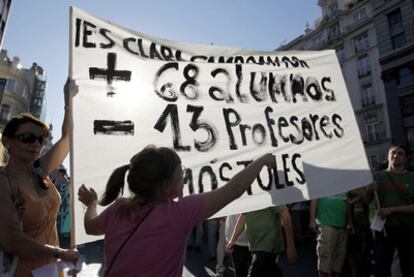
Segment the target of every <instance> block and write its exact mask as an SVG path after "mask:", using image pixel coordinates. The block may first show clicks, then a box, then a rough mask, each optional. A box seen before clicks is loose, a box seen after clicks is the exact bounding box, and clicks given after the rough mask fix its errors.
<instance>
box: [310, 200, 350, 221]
mask: <svg viewBox="0 0 414 277" xmlns="http://www.w3.org/2000/svg"><path fill="white" fill-rule="evenodd" d="M345 199H346V195H345V193H340V194H337V195H333V196H328V197H322V198H319V199H318V208H317V214H316V223H317V224H318V225H328V226H332V227H336V228H341V229H345V228H346V226H347V225H348V207H347V204H346V202H345Z"/></svg>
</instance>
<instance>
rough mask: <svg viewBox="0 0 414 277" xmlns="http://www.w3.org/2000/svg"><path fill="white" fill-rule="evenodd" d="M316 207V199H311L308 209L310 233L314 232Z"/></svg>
mask: <svg viewBox="0 0 414 277" xmlns="http://www.w3.org/2000/svg"><path fill="white" fill-rule="evenodd" d="M317 207H318V199H312V200H311V202H310V208H309V228H310V229H311V230H312V231H315V230H316V212H317Z"/></svg>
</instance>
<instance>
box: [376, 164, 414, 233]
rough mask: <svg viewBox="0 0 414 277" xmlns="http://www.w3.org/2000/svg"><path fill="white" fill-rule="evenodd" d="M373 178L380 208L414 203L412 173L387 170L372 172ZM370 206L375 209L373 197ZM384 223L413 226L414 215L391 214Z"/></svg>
mask: <svg viewBox="0 0 414 277" xmlns="http://www.w3.org/2000/svg"><path fill="white" fill-rule="evenodd" d="M374 180H375V181H376V182H377V184H378V189H377V193H378V199H379V202H380V205H381V208H386V207H395V206H405V205H412V204H414V173H413V172H405V173H393V172H390V171H388V170H384V171H378V172H375V173H374ZM372 201H373V203H372V204H371V207H374V208H375V209H376V202H375V198H374V199H373V200H372ZM385 224H386V225H393V226H407V225H408V226H413V225H414V215H412V214H391V215H388V216H387V219H386V221H385Z"/></svg>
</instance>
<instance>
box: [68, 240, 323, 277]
mask: <svg viewBox="0 0 414 277" xmlns="http://www.w3.org/2000/svg"><path fill="white" fill-rule="evenodd" d="M61 241H62V246H65V245H67V244H68V241H67V240H65V239H62V240H61ZM79 250H80V252H81V254H82V258H83V259H84V264H83V267H82V272H80V273H78V276H81V277H94V276H101V273H102V261H103V256H102V253H103V243H102V241H97V242H93V243H88V244H85V245H83V246H80V247H79ZM203 250H204V251H203ZM297 252H298V255H299V260H298V261H297V262H296V263H295V264H294V265H287V262H286V257H285V256H281V257H280V260H279V264H280V266H281V268H282V271H283V273H284V276H285V277H317V276H318V273H317V271H316V257H315V246H314V240H307V241H305V242H304V243H301V244H298V245H297ZM215 265H216V261H215V260H210V259H209V258H208V256H207V242H206V240H205V241H204V243H203V247H202V250H201V251H195V250H188V251H187V259H186V263H185V266H184V272H183V276H184V277H192V276H196V277H204V276H214V268H215ZM225 265H226V272H225V275H224V276H225V277H231V276H234V275H233V273H234V269H233V267H232V265H231V258H230V257H227V258H226V260H225Z"/></svg>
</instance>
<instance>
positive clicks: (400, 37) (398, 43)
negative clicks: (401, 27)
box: [391, 32, 407, 49]
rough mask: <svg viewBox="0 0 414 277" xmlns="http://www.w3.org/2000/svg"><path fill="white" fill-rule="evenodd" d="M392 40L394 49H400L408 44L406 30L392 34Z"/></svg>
mask: <svg viewBox="0 0 414 277" xmlns="http://www.w3.org/2000/svg"><path fill="white" fill-rule="evenodd" d="M391 40H392V49H398V48H401V47H403V46H404V45H406V44H407V40H406V39H405V33H404V32H402V33H399V34H397V35H394V36H392V37H391Z"/></svg>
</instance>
